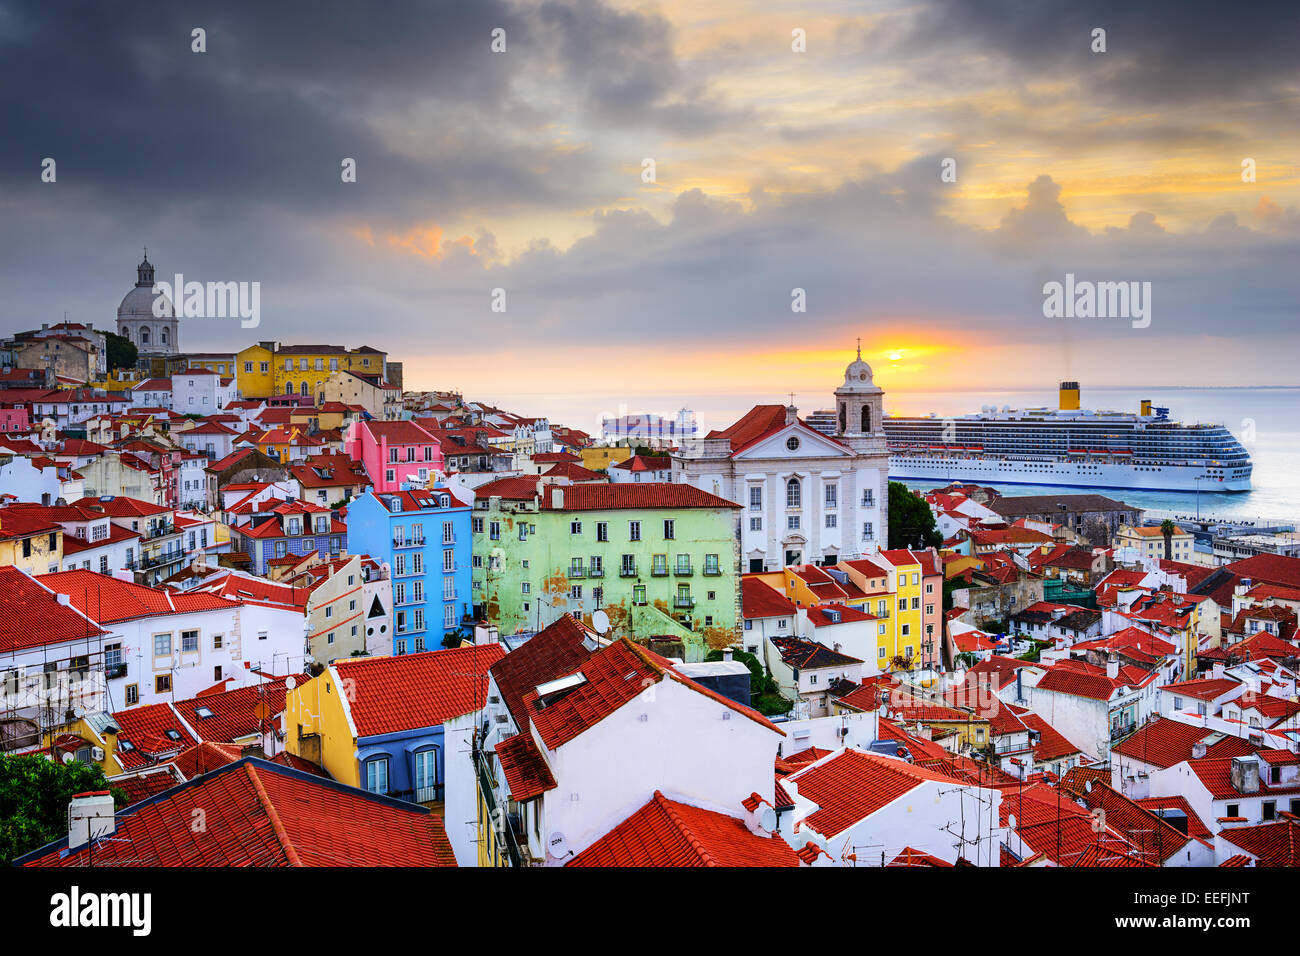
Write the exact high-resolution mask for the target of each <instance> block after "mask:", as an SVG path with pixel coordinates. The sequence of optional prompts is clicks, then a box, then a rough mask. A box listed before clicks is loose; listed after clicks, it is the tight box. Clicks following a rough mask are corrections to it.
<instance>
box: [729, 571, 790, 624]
mask: <svg viewBox="0 0 1300 956" xmlns="http://www.w3.org/2000/svg"><path fill="white" fill-rule="evenodd" d="M740 603H741V613H742V614H743V615H744V616H745V617H747V618H760V617H793V616H794V613H795V607H794V602H793V601H791V600H790V599H789V598H788V597H786V596H785V595H784V594H782V593H781V592H780V591H778V590H776V589H775V588H774V587H772V586H771V585H770V584H767V583H765V582H764V581H763V580H762V579H760V578H755V577H749V576H745V577H742V578H741V579H740Z"/></svg>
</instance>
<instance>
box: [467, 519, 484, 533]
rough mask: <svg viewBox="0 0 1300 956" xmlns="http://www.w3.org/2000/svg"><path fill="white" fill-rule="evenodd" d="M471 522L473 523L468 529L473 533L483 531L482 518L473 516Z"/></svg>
mask: <svg viewBox="0 0 1300 956" xmlns="http://www.w3.org/2000/svg"><path fill="white" fill-rule="evenodd" d="M472 524H473V527H472V528H471V529H470V530H471V531H473V532H474V533H475V534H482V533H483V519H482V518H475V519H474V520H473V522H472Z"/></svg>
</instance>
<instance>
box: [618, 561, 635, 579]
mask: <svg viewBox="0 0 1300 956" xmlns="http://www.w3.org/2000/svg"><path fill="white" fill-rule="evenodd" d="M618 576H619V577H620V578H634V577H636V565H635V564H633V565H630V566H629V565H623V567H621V568H619V570H618Z"/></svg>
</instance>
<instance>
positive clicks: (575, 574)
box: [569, 567, 587, 580]
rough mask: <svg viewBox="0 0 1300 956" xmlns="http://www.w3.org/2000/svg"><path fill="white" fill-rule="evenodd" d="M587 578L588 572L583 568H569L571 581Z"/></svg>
mask: <svg viewBox="0 0 1300 956" xmlns="http://www.w3.org/2000/svg"><path fill="white" fill-rule="evenodd" d="M586 576H587V572H586V570H584V569H583V568H580V567H570V568H569V578H570V580H572V579H573V578H585V577H586Z"/></svg>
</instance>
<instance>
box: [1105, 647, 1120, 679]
mask: <svg viewBox="0 0 1300 956" xmlns="http://www.w3.org/2000/svg"><path fill="white" fill-rule="evenodd" d="M1106 676H1107V677H1109V678H1110V679H1111V680H1115V679H1116V678H1117V677H1119V655H1118V654H1116V653H1115V652H1114V651H1111V652H1110V653H1109V654H1107V655H1106Z"/></svg>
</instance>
